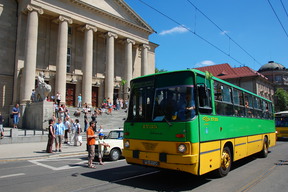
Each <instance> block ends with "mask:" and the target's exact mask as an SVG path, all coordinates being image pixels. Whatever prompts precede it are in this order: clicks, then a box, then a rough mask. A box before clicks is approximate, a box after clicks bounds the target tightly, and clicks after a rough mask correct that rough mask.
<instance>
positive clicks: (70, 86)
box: [0, 0, 158, 113]
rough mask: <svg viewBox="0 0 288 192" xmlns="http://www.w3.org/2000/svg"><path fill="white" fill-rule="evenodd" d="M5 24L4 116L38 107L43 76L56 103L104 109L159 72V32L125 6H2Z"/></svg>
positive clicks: (19, 0)
mask: <svg viewBox="0 0 288 192" xmlns="http://www.w3.org/2000/svg"><path fill="white" fill-rule="evenodd" d="M0 23H1V25H0V44H1V47H0V67H1V72H0V92H1V95H0V104H1V107H2V109H1V111H2V113H3V112H4V113H5V112H7V110H8V113H9V108H10V107H11V105H13V104H15V103H20V104H22V105H26V104H27V103H29V102H30V99H31V93H32V89H35V80H36V77H37V76H38V75H39V73H41V72H43V73H44V79H45V82H46V83H48V84H50V85H51V87H52V91H51V93H50V94H49V99H50V98H53V96H55V95H56V93H57V92H59V93H60V95H61V102H63V103H66V104H67V105H71V106H75V105H76V98H77V96H78V95H79V94H80V93H81V95H82V100H83V101H82V102H83V103H87V104H88V105H90V106H98V105H99V104H100V103H101V102H102V100H103V99H104V97H106V98H108V97H109V98H111V99H112V98H114V99H116V97H122V98H123V93H125V94H126V97H127V90H128V88H129V81H130V80H131V79H132V78H134V77H138V76H141V75H146V74H150V73H154V71H155V49H156V48H157V46H158V45H157V44H154V43H152V42H150V41H149V35H151V34H152V33H154V30H153V29H152V28H151V27H150V26H149V25H148V24H147V23H146V22H145V21H144V20H143V19H142V18H141V17H140V16H139V15H137V14H136V13H135V12H134V11H133V10H132V9H131V8H130V7H129V6H128V5H127V4H126V3H125V1H124V0H0ZM124 80H125V81H124ZM124 82H127V83H126V84H125V83H124ZM121 94H122V95H121ZM125 94H124V95H125Z"/></svg>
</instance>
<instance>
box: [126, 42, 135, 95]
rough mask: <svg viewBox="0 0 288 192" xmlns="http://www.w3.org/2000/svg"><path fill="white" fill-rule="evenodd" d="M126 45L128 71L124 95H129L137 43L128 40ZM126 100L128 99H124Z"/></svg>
mask: <svg viewBox="0 0 288 192" xmlns="http://www.w3.org/2000/svg"><path fill="white" fill-rule="evenodd" d="M125 43H126V47H125V48H126V63H127V69H126V76H125V77H126V80H127V83H126V85H125V87H124V94H125V93H127V91H128V88H130V81H131V79H132V77H133V58H132V45H135V41H134V40H131V39H127V40H126V41H125ZM123 99H126V98H123Z"/></svg>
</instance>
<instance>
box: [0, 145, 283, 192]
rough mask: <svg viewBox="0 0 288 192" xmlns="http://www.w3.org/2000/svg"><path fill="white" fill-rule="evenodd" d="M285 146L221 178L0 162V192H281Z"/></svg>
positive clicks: (70, 160)
mask: <svg viewBox="0 0 288 192" xmlns="http://www.w3.org/2000/svg"><path fill="white" fill-rule="evenodd" d="M287 165H288V141H280V142H277V146H276V147H273V148H270V153H269V155H268V157H267V158H264V159H261V158H257V157H255V156H252V157H248V158H245V159H243V160H241V161H238V162H236V163H234V164H233V169H232V170H231V172H230V173H229V174H228V176H227V177H224V178H218V179H217V178H213V177H212V176H211V175H204V176H193V175H191V174H188V173H182V172H174V171H168V170H159V169H154V168H146V167H140V166H135V165H128V164H126V162H125V160H124V159H122V160H120V161H117V162H111V161H106V162H105V165H104V166H101V165H97V168H96V169H90V168H87V158H86V156H77V157H76V156H74V157H69V156H67V157H61V158H59V157H58V158H46V159H34V160H29V161H23V160H22V161H7V162H0V191H3V192H4V191H5V192H9V191H13V192H17V191H21V192H26V191H27V192H28V191H29V192H32V191H37V192H39V191H41V192H42V191H47V192H48V191H49V192H51V191H55V192H56V191H57V192H58V191H75V192H76V191H79V192H82V191H83V192H84V191H85V192H86V191H88V192H89V191H91V192H92V191H93V192H94V191H101V192H103V191H105V192H107V191H117V192H121V191H123V192H124V191H125V192H126V191H196V192H199V191H203V192H204V191H205V192H210V191H213V192H218V191H219V192H226V191H227V192H228V191H229V192H231V191H232V192H244V191H249V192H260V191H261V192H271V191H273V192H282V191H287V189H288V182H287V181H288V166H287Z"/></svg>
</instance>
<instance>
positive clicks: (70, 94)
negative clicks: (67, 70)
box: [66, 84, 76, 106]
mask: <svg viewBox="0 0 288 192" xmlns="http://www.w3.org/2000/svg"><path fill="white" fill-rule="evenodd" d="M75 90H76V85H75V84H66V105H68V106H75Z"/></svg>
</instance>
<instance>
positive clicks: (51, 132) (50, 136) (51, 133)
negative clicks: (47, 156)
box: [46, 119, 55, 153]
mask: <svg viewBox="0 0 288 192" xmlns="http://www.w3.org/2000/svg"><path fill="white" fill-rule="evenodd" d="M53 124H54V120H53V119H49V127H48V131H49V133H48V143H47V147H46V152H47V153H53V152H52V146H53V141H54V139H55V134H54V128H53Z"/></svg>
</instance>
